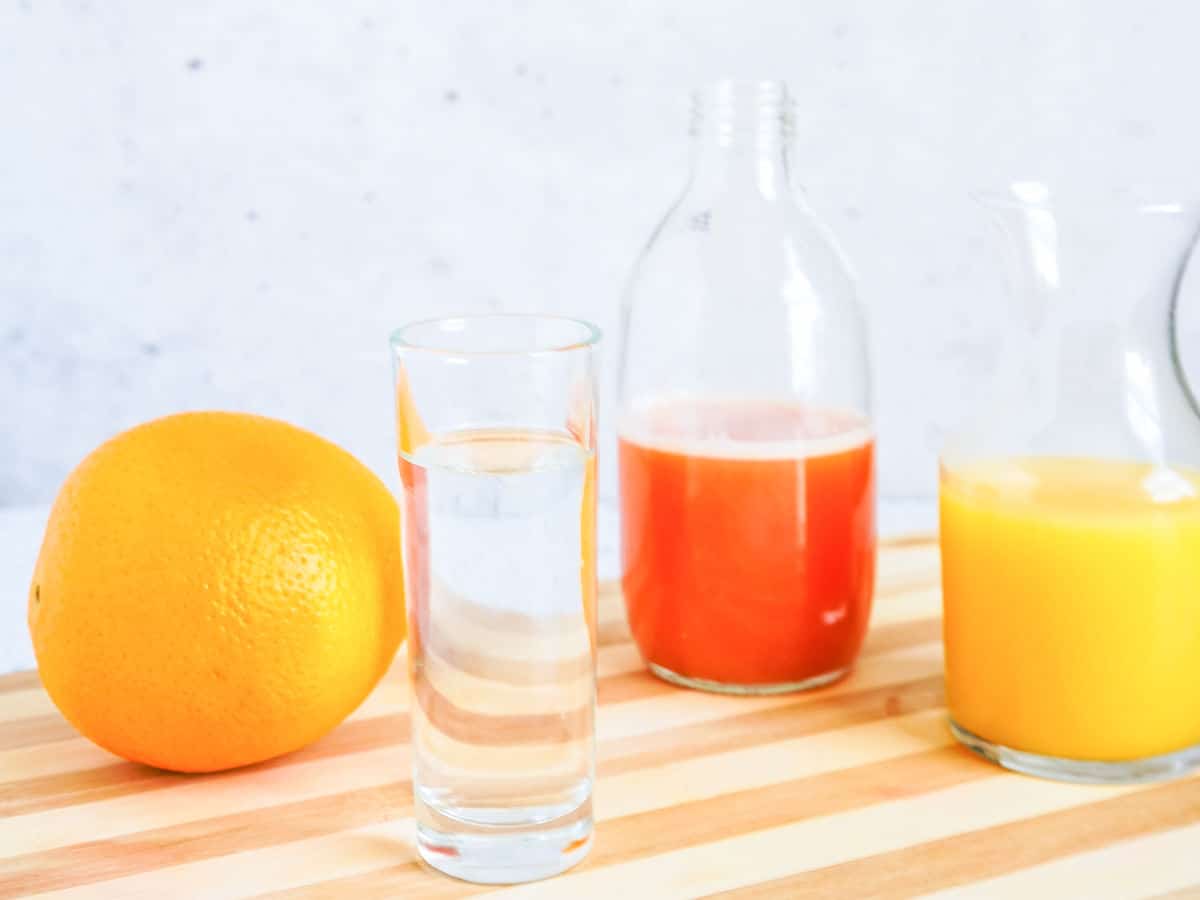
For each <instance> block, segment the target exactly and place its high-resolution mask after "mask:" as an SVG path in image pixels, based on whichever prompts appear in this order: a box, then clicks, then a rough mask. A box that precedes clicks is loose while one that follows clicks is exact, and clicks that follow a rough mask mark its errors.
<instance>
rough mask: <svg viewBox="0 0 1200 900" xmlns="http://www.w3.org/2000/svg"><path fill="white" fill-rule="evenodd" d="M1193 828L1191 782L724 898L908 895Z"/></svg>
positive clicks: (1197, 799) (1196, 817)
mask: <svg viewBox="0 0 1200 900" xmlns="http://www.w3.org/2000/svg"><path fill="white" fill-rule="evenodd" d="M992 771H993V772H995V770H994V769H993V770H992ZM1196 822H1200V778H1194V777H1193V778H1191V779H1188V780H1185V781H1180V782H1174V783H1171V784H1163V785H1159V786H1158V787H1153V788H1147V789H1143V790H1140V791H1137V792H1135V793H1132V794H1122V795H1120V796H1117V797H1113V798H1112V799H1109V800H1101V801H1099V802H1097V803H1091V804H1088V805H1086V806H1077V807H1073V808H1071V809H1064V810H1060V811H1058V812H1052V813H1046V814H1044V815H1039V816H1035V817H1033V818H1028V819H1022V820H1020V821H1017V822H1011V823H1009V824H1005V825H996V826H994V827H991V828H984V829H980V830H978V831H971V832H968V833H966V834H959V835H955V836H953V837H948V838H944V839H942V840H938V841H931V842H928V843H924V844H919V845H917V846H914V847H906V848H904V849H902V850H895V851H893V852H890V853H881V854H878V855H876V856H870V857H866V858H864V859H858V860H854V861H852V862H847V863H843V864H841V865H836V866H829V867H828V868H824V869H817V870H814V871H811V872H805V873H802V874H798V875H794V876H792V877H790V878H780V879H777V880H774V881H769V882H764V883H762V884H758V885H754V886H752V887H746V888H742V889H740V890H737V891H730V892H727V893H724V894H720V895H719V896H721V897H727V898H738V900H746V898H751V897H795V898H809V897H811V898H817V897H841V896H854V897H857V898H863V900H867V898H885V897H897V896H911V895H913V894H917V893H926V892H930V891H936V890H942V889H945V888H951V887H955V886H957V885H962V884H968V883H971V882H975V881H982V880H984V879H987V878H996V877H998V876H1000V875H1007V874H1009V873H1011V872H1017V871H1019V870H1021V869H1027V868H1029V867H1030V866H1036V865H1039V864H1040V863H1045V862H1050V861H1052V860H1057V859H1062V858H1064V857H1068V856H1074V855H1075V854H1077V853H1084V852H1086V851H1088V850H1095V849H1098V848H1100V847H1105V846H1108V845H1109V844H1114V843H1116V842H1118V841H1123V840H1128V839H1130V838H1135V837H1139V836H1142V835H1147V834H1153V833H1155V832H1159V831H1166V830H1168V829H1171V828H1179V827H1182V826H1184V825H1191V824H1194V823H1196Z"/></svg>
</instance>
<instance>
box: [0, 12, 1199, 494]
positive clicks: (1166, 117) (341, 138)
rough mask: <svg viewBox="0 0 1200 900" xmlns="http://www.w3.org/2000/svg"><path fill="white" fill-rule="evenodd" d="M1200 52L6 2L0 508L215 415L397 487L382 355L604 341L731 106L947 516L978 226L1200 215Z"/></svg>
mask: <svg viewBox="0 0 1200 900" xmlns="http://www.w3.org/2000/svg"><path fill="white" fill-rule="evenodd" d="M1198 41H1200V7H1198V6H1197V5H1196V4H1194V3H1190V2H1185V0H1178V2H1173V3H1172V2H1141V3H1137V4H1133V3H1129V2H1126V0H1090V2H1085V0H1008V2H1003V3H998V2H994V0H975V2H964V0H919V2H918V0H912V2H899V0H806V2H797V0H771V2H757V3H746V2H719V0H672V2H667V0H654V2H639V3H630V4H628V5H624V6H622V5H619V4H613V3H601V2H587V3H585V2H561V0H534V2H519V3H498V2H482V0H480V2H476V3H465V2H441V3H425V2H416V0H408V2H399V3H397V2H394V0H388V2H384V0H340V2H324V3H322V2H317V0H293V2H290V3H274V4H269V3H266V2H264V0H209V2H205V3H193V4H180V3H162V2H154V0H141V2H132V0H124V2H87V0H75V2H41V0H0V506H4V505H14V504H28V503H40V502H45V501H48V500H49V499H50V498H51V497H52V496H53V494H54V492H55V490H56V487H57V485H58V483H59V481H60V480H61V479H62V477H63V476H64V475H65V474H66V472H67V471H68V470H69V468H70V467H71V466H72V465H73V464H74V463H75V462H76V461H77V460H78V459H79V458H80V457H81V456H82V455H83V454H84V453H86V452H87V450H89V449H90V448H91V447H92V446H94V445H95V444H96V443H97V442H99V441H100V440H101V439H103V438H105V437H106V436H108V435H110V434H112V433H114V432H115V431H117V430H119V429H122V428H124V427H127V426H129V425H132V424H134V423H135V422H138V421H141V420H144V419H146V418H149V417H152V416H156V415H159V414H162V413H166V412H170V411H174V410H179V409H183V408H195V407H210V408H212V407H218V408H237V409H246V410H253V411H257V412H261V413H266V414H270V415H275V416H280V417H283V418H286V419H290V420H292V421H295V422H297V423H300V424H303V425H306V426H309V427H311V428H313V429H315V430H317V431H319V432H321V433H323V434H325V435H327V436H329V437H331V438H333V439H335V440H337V441H339V442H340V443H342V444H344V445H345V446H347V447H348V448H350V449H351V450H353V451H354V452H356V453H358V454H359V455H360V456H361V457H362V458H363V459H365V460H366V461H368V462H369V463H370V464H371V465H373V466H374V467H376V468H377V469H378V470H379V471H380V473H381V474H383V475H384V477H385V478H386V479H387V480H388V481H389V483H393V484H394V481H395V479H394V476H393V472H392V470H393V464H392V447H391V443H392V430H391V429H392V426H391V413H390V408H391V407H390V397H389V391H390V382H389V376H388V362H387V356H386V352H385V339H386V335H387V332H388V331H389V330H390V329H391V328H392V327H393V326H395V325H397V324H399V323H401V322H404V321H405V320H408V319H412V318H415V317H419V316H428V315H432V314H440V313H451V312H456V311H472V310H486V309H506V310H530V309H542V310H553V311H559V312H564V313H570V314H575V315H581V316H585V317H589V318H592V319H594V320H596V321H598V322H599V323H600V324H601V326H602V327H604V328H605V329H606V330H607V331H609V333H610V334H612V333H613V330H614V326H615V323H616V314H617V308H618V302H619V295H620V291H621V287H622V282H623V279H624V277H625V274H626V272H627V270H628V268H629V266H630V264H631V262H632V260H633V258H634V256H635V254H636V252H637V251H638V249H639V247H640V246H641V244H642V242H643V241H644V239H645V237H646V235H647V234H648V232H649V230H650V228H651V227H652V226H653V224H654V223H655V221H656V219H657V218H658V216H659V215H660V214H661V213H662V212H663V210H664V209H665V208H666V206H667V205H668V203H669V202H670V201H671V200H672V199H673V197H674V195H675V194H676V193H677V191H678V189H679V187H680V186H681V184H682V182H683V180H684V177H685V166H686V162H687V142H686V141H687V139H686V137H685V126H686V94H687V91H688V89H689V88H690V87H691V86H693V85H695V84H697V83H700V82H704V81H707V80H710V79H712V78H715V77H718V76H722V75H735V76H768V77H782V78H785V79H786V80H788V81H789V82H790V84H791V86H792V88H793V90H794V92H795V93H796V94H797V95H798V98H799V110H800V128H799V141H798V146H797V153H796V159H797V161H798V165H797V172H798V176H799V180H800V182H801V183H802V184H803V185H804V186H805V187H806V188H807V189H808V192H809V194H810V197H811V200H812V202H813V205H814V206H815V207H816V208H817V209H818V210H819V211H820V212H821V213H822V214H823V216H824V217H825V218H826V220H827V221H828V222H829V224H830V225H831V226H832V227H833V228H834V230H835V231H836V232H837V233H838V235H839V237H840V239H841V242H842V244H843V245H844V247H845V249H846V250H847V251H848V253H849V255H850V257H851V258H852V260H853V262H854V264H855V268H856V269H857V272H858V274H859V277H860V287H861V292H862V295H863V298H864V301H865V303H866V305H867V307H868V308H869V311H870V313H871V316H872V319H873V326H874V332H873V333H874V350H875V361H876V375H877V402H878V406H877V412H878V416H879V420H880V427H881V435H882V439H881V450H882V460H883V488H884V492H885V494H889V495H892V496H898V495H918V494H924V493H928V492H930V491H931V489H932V486H933V483H934V455H935V449H936V447H937V444H938V441H939V440H940V434H941V432H942V430H943V429H944V428H945V427H946V426H947V424H949V423H952V422H953V421H954V420H955V419H956V417H957V416H958V415H959V414H960V413H961V412H962V411H963V410H964V409H965V408H966V405H967V403H968V402H969V398H970V397H971V395H972V392H973V391H974V389H975V387H976V386H977V384H978V382H979V379H980V378H981V377H983V375H984V374H985V373H986V369H987V365H988V361H989V359H991V358H992V355H994V350H993V349H992V338H993V337H994V334H993V330H992V329H993V326H994V323H995V319H994V316H993V315H992V311H993V309H994V305H995V304H996V303H999V302H1001V301H1002V295H1001V282H1000V272H999V268H998V264H997V261H996V256H995V254H994V253H993V247H992V243H991V240H992V236H991V233H990V230H989V227H988V224H987V223H986V222H985V221H984V218H983V216H982V215H981V214H979V213H978V212H977V211H976V210H974V209H973V208H972V206H971V203H970V202H969V201H968V200H967V198H966V192H967V191H968V190H969V189H970V188H972V187H976V186H979V185H983V184H994V183H998V182H1000V181H1006V180H1008V179H1010V178H1012V177H1014V176H1023V175H1028V174H1030V173H1037V174H1043V173H1047V174H1048V175H1049V176H1050V177H1053V176H1054V175H1055V174H1058V173H1061V172H1062V171H1064V170H1070V171H1072V172H1074V173H1075V174H1076V175H1080V176H1082V177H1083V178H1085V179H1091V180H1093V182H1094V183H1102V182H1104V181H1105V180H1111V179H1114V178H1120V177H1122V174H1121V173H1122V172H1128V171H1133V170H1138V169H1150V170H1153V171H1155V172H1158V173H1160V174H1163V175H1165V176H1167V177H1169V178H1174V179H1178V180H1179V184H1180V186H1181V192H1183V193H1191V192H1194V191H1195V190H1196V188H1197V185H1198V184H1200V152H1198V151H1200V115H1198V114H1197V112H1196V106H1195V102H1194V97H1195V94H1196V90H1197V85H1200V53H1198V52H1197V46H1196V45H1197V42H1198ZM1192 318H1197V317H1196V316H1193V317H1192ZM609 350H610V354H609V358H610V359H611V358H612V353H611V350H612V346H611V344H610V347H609ZM606 399H609V398H606ZM612 487H613V486H612V484H611V479H610V480H609V482H608V483H607V484H606V485H605V487H604V489H603V490H604V492H605V493H606V494H610V493H611V491H612Z"/></svg>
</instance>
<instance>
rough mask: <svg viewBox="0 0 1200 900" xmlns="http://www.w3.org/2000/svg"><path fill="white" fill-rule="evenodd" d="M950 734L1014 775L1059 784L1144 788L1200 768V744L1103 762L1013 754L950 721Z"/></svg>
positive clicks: (1018, 752) (1020, 753)
mask: <svg viewBox="0 0 1200 900" xmlns="http://www.w3.org/2000/svg"><path fill="white" fill-rule="evenodd" d="M950 731H951V732H952V733H953V734H954V736H955V737H956V738H957V739H958V740H959V742H960V743H962V744H963V745H964V746H965V747H967V748H969V749H971V750H974V751H975V752H976V753H978V754H979V755H980V756H982V757H983V758H984V759H990V760H991V761H992V762H994V763H999V764H1000V765H1002V766H1004V768H1006V769H1011V770H1012V771H1013V772H1020V773H1022V774H1023V775H1036V776H1037V777H1038V778H1050V779H1053V780H1055V781H1073V782H1076V783H1079V784H1141V783H1143V782H1147V781H1163V780H1165V779H1168V778H1176V777H1178V776H1180V775H1186V774H1187V773H1188V772H1190V771H1192V770H1193V769H1195V768H1196V767H1197V766H1200V744H1194V745H1192V746H1191V747H1185V748H1184V749H1182V750H1176V751H1175V752H1174V753H1163V754H1161V755H1159V756H1147V757H1145V758H1143V759H1131V760H1121V761H1118V762H1103V761H1100V760H1086V759H1062V758H1060V757H1057V756H1042V755H1041V754H1040V753H1026V752H1025V751H1024V750H1013V749H1012V748H1011V747H1005V746H1003V745H1001V744H993V743H992V742H991V741H988V740H984V739H983V738H981V737H979V736H978V735H976V734H972V733H971V732H970V731H967V729H965V728H963V727H962V726H961V725H959V724H958V723H956V722H955V721H954V719H951V720H950Z"/></svg>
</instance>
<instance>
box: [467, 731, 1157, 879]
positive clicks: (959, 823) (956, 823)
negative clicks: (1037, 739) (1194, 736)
mask: <svg viewBox="0 0 1200 900" xmlns="http://www.w3.org/2000/svg"><path fill="white" fill-rule="evenodd" d="M964 752H965V751H964ZM981 765H982V763H981ZM992 773H994V770H991V771H989V773H988V774H987V775H986V776H985V777H984V778H982V779H977V780H973V781H968V782H967V783H965V784H961V785H956V786H954V787H950V788H946V789H943V790H935V791H931V792H927V793H921V794H919V795H918V796H915V797H905V798H903V799H900V800H893V801H890V802H883V803H879V804H876V805H873V806H869V807H866V808H863V809H854V810H852V811H849V812H843V813H835V814H833V815H827V816H821V817H819V818H815V819H806V820H803V821H800V822H793V823H791V824H787V825H779V826H776V827H772V828H766V829H763V830H761V831H754V832H752V833H750V834H743V835H738V836H736V837H732V838H726V839H724V840H718V841H712V842H708V843H704V844H699V845H693V846H690V847H688V848H686V849H683V850H674V851H671V852H667V853H660V854H658V855H656V856H653V857H650V858H646V859H639V860H634V861H632V862H624V863H618V864H614V865H608V866H602V867H599V868H590V869H582V870H580V871H578V872H576V873H570V874H567V875H566V876H564V877H561V878H559V879H557V880H556V881H544V882H538V883H536V884H529V885H522V886H520V887H516V888H506V889H502V890H498V891H493V892H489V893H488V894H486V896H489V897H492V896H494V897H498V898H499V897H504V898H513V900H516V898H521V900H531V898H537V897H558V896H564V895H570V896H571V897H575V898H581V900H582V898H593V897H594V898H604V897H613V896H617V895H618V894H620V893H621V892H622V891H623V890H627V889H628V886H629V885H634V884H636V885H638V886H639V890H641V891H643V892H644V893H643V896H647V897H661V898H670V897H694V896H700V895H705V894H709V893H713V892H715V891H721V890H730V889H733V888H738V887H744V886H747V885H751V884H755V883H757V882H759V881H764V880H771V879H779V878H783V877H786V876H788V875H792V874H795V873H798V872H804V871H811V870H813V869H817V868H821V867H823V866H826V865H829V864H830V863H839V862H845V861H848V860H851V859H858V858H861V857H865V856H874V855H876V854H880V853H886V852H889V851H891V850H896V849H900V848H902V847H909V846H913V845H916V844H919V843H923V842H926V841H932V840H936V839H938V838H942V837H947V836H950V835H952V834H955V833H958V832H962V831H973V830H976V829H980V828H986V827H989V826H991V825H997V824H1000V823H1003V822H1009V821H1014V820H1017V819H1022V818H1027V817H1031V816H1038V815H1044V814H1046V813H1051V812H1055V811H1057V810H1060V809H1067V808H1070V807H1074V806H1082V805H1084V804H1087V803H1092V802H1095V801H1096V800H1098V799H1099V798H1101V797H1103V796H1104V795H1105V793H1106V792H1113V791H1119V792H1126V793H1128V792H1131V791H1133V790H1135V789H1132V788H1118V789H1114V788H1096V787H1090V786H1082V785H1073V784H1053V783H1045V782H1041V781H1038V780H1035V779H1032V778H1030V779H1014V778H1011V777H1009V776H1007V775H995V774H992ZM901 782H902V780H901V779H896V781H895V782H893V783H894V785H895V788H894V789H895V790H902V789H903V787H902V783H901ZM748 860H753V861H754V864H753V865H746V864H745V863H746V861H748ZM739 861H740V864H739Z"/></svg>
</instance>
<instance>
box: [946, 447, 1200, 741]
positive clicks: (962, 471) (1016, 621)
mask: <svg viewBox="0 0 1200 900" xmlns="http://www.w3.org/2000/svg"><path fill="white" fill-rule="evenodd" d="M941 545H942V580H943V592H944V603H945V625H944V628H945V646H946V689H947V698H948V703H949V707H950V714H951V717H952V718H953V719H954V721H955V722H956V723H957V724H958V725H959V726H961V727H962V728H965V729H966V730H967V731H970V732H972V733H974V734H975V735H977V736H979V737H981V738H983V739H985V740H987V741H989V742H991V743H994V744H1000V745H1002V746H1005V747H1009V748H1012V749H1015V750H1021V751H1025V752H1029V753H1037V754H1041V755H1044V756H1051V757H1057V758H1062V759H1073V760H1095V761H1108V762H1115V761H1127V760H1135V759H1141V758H1144V757H1148V756H1154V755H1158V754H1162V753H1168V752H1171V751H1175V750H1181V749H1183V748H1185V747H1189V746H1191V745H1194V744H1198V743H1200V473H1195V472H1188V471H1180V470H1178V469H1165V468H1161V467H1155V466H1151V465H1148V464H1139V463H1125V462H1108V461H1103V460H1091V459H1065V458H1038V459H1005V460H992V461H984V462H978V463H973V464H970V465H967V466H962V467H956V468H954V469H952V470H949V469H945V468H944V469H943V472H942V485H941Z"/></svg>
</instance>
